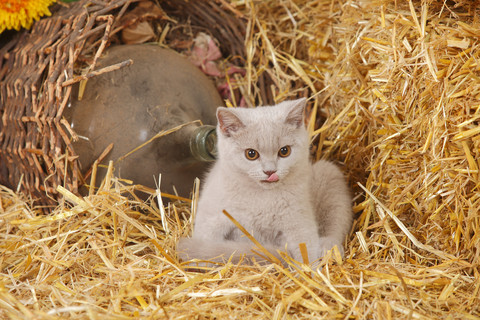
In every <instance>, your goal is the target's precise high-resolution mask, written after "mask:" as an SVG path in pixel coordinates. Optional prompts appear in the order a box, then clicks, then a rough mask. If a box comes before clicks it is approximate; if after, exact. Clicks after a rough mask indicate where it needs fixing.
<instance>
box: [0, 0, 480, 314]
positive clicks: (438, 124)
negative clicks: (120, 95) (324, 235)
mask: <svg viewBox="0 0 480 320" xmlns="http://www.w3.org/2000/svg"><path fill="white" fill-rule="evenodd" d="M220 3H222V5H224V6H231V7H232V10H234V11H235V12H238V14H239V15H242V16H243V17H245V18H246V19H247V28H246V31H247V32H246V40H245V44H246V60H245V65H246V75H245V77H244V78H241V79H239V80H243V81H239V82H237V84H238V86H239V89H240V90H241V91H242V92H245V93H248V96H249V97H251V100H250V103H253V102H254V100H255V99H259V97H261V93H260V90H258V89H256V88H257V86H256V85H255V84H257V83H259V82H261V80H260V79H259V75H262V74H268V77H269V78H270V79H272V81H273V83H274V88H273V89H274V90H273V92H274V95H273V96H274V99H275V100H281V99H284V98H286V97H289V96H295V95H301V94H303V95H309V96H313V97H314V99H312V100H313V101H312V102H311V107H312V110H311V111H312V112H311V119H312V121H311V123H312V126H311V128H310V130H311V133H312V137H316V140H315V141H316V146H317V147H316V149H315V150H314V152H315V154H316V156H317V157H322V158H329V159H337V160H338V161H340V162H342V163H343V164H344V169H345V171H346V172H347V173H348V174H349V176H350V180H351V184H352V187H353V188H355V190H356V195H357V197H356V205H355V211H356V212H357V219H356V223H355V225H354V228H353V230H352V234H351V236H350V237H349V239H348V241H347V246H346V248H347V250H346V258H345V260H344V261H340V260H339V259H336V258H335V255H330V256H327V257H325V259H324V260H323V261H322V266H323V268H322V269H319V270H311V269H310V268H309V267H308V266H300V267H293V266H292V268H293V269H294V270H292V269H287V268H284V267H283V266H281V265H270V266H267V267H261V266H243V265H238V266H237V265H232V264H229V263H227V264H224V265H218V266H217V267H212V268H208V269H207V270H206V272H204V273H195V272H191V271H187V270H186V269H185V266H184V264H182V263H181V262H179V261H178V260H177V259H176V257H175V251H174V250H175V243H176V240H177V239H178V238H179V237H180V236H184V235H186V234H188V233H189V231H190V228H191V224H190V223H189V220H190V217H191V213H192V210H194V207H195V206H194V204H195V200H193V201H192V202H189V201H183V202H176V203H172V204H170V205H169V206H168V207H166V208H164V207H162V206H161V204H160V205H159V204H157V203H156V202H155V201H150V202H142V201H139V200H136V199H135V198H128V197H126V196H124V195H122V193H123V194H132V196H133V190H132V189H133V187H132V186H128V185H127V186H126V185H122V183H121V182H119V181H118V180H117V179H115V178H111V177H110V176H108V175H107V181H106V182H105V183H104V187H103V188H102V189H100V190H98V191H97V192H96V193H94V194H92V195H91V196H89V197H86V198H80V197H78V196H75V195H74V194H72V193H70V192H69V191H68V190H66V189H62V188H60V189H58V191H59V194H61V195H62V197H63V198H64V199H65V200H62V201H60V203H59V205H58V207H57V208H56V209H55V210H53V211H52V212H51V214H50V215H48V216H44V215H42V214H41V213H40V212H39V211H38V210H37V209H35V208H33V207H32V205H31V203H30V202H29V201H28V200H26V199H25V198H24V197H22V196H21V195H19V194H17V193H14V192H12V191H10V190H8V189H6V188H2V190H1V206H0V219H1V220H0V236H1V237H2V240H1V244H2V246H1V249H2V255H1V258H0V261H1V262H0V263H1V268H0V270H1V271H0V272H1V273H0V276H1V280H0V306H1V308H0V316H2V317H7V316H8V317H10V318H12V319H23V318H25V317H29V318H37V319H51V318H79V317H82V318H100V317H102V316H103V317H109V318H127V317H134V318H152V317H153V318H175V319H177V318H179V319H181V318H192V317H195V316H196V317H198V318H227V317H229V318H230V317H234V318H241V317H245V318H249V319H265V318H269V319H283V318H285V319H286V318H302V319H310V318H319V317H324V318H337V317H342V318H350V317H352V318H380V319H391V318H395V319H397V318H407V317H408V318H415V319H429V318H442V319H443V318H455V319H460V318H462V319H463V318H467V319H479V318H480V299H479V293H480V272H479V262H480V250H479V248H480V244H479V241H480V240H479V239H480V236H479V232H480V226H479V223H480V216H479V214H478V207H479V196H478V195H479V193H478V191H477V185H478V166H479V165H480V163H478V159H479V154H478V152H479V145H478V143H479V138H478V136H479V135H478V134H479V130H478V119H479V111H478V110H479V108H478V107H479V98H480V96H479V89H480V83H479V82H478V81H477V77H478V71H479V67H478V64H477V60H478V52H480V51H478V50H477V49H478V46H479V43H480V39H479V37H480V25H479V21H478V18H477V17H478V14H477V13H476V12H477V11H478V8H477V7H476V4H475V2H465V1H463V2H462V1H453V2H444V1H440V2H433V1H429V2H428V1H404V2H400V1H381V2H377V1H372V2H367V1H348V2H345V3H337V2H332V1H330V0H320V1H306V0H304V1H295V2H294V1H282V2H280V3H279V2H278V1H274V0H267V1H262V2H258V3H257V2H256V3H252V2H248V3H247V4H245V5H244V4H243V2H242V3H237V2H231V3H227V2H226V1H221V2H220ZM235 4H237V7H233V6H234V5H235ZM258 87H261V86H258ZM320 123H323V126H322V127H319V124H320ZM313 124H315V125H313ZM357 182H358V185H357ZM196 195H197V194H196V193H195V195H194V196H196ZM133 197H134V196H133ZM194 199H195V197H194ZM159 206H160V207H159ZM192 208H193V209H192ZM140 212H147V213H148V214H147V215H145V214H141V213H140ZM162 214H163V215H162ZM162 217H163V218H162Z"/></svg>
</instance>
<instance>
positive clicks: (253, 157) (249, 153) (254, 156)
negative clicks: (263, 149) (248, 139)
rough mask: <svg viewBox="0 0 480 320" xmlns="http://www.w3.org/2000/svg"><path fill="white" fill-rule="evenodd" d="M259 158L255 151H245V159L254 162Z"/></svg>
mask: <svg viewBox="0 0 480 320" xmlns="http://www.w3.org/2000/svg"><path fill="white" fill-rule="evenodd" d="M259 156H260V155H259V154H258V152H257V150H254V149H247V150H245V157H246V158H247V159H248V160H256V159H258V157H259Z"/></svg>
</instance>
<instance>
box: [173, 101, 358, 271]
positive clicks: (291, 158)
mask: <svg viewBox="0 0 480 320" xmlns="http://www.w3.org/2000/svg"><path fill="white" fill-rule="evenodd" d="M305 104H306V100H305V99H299V100H294V101H285V102H282V103H280V104H278V105H276V106H266V107H258V108H254V109H247V108H235V109H234V108H230V109H227V108H223V107H220V108H218V110H217V119H218V125H217V135H218V154H219V155H218V160H217V161H216V163H215V164H214V166H213V168H212V169H211V171H210V172H209V174H208V175H207V177H206V180H205V184H204V187H203V189H202V191H201V194H200V199H199V202H198V207H197V215H196V220H195V224H194V232H193V236H192V238H184V239H181V240H180V242H179V244H178V251H179V256H180V258H182V260H188V259H192V258H197V259H202V260H209V261H222V259H229V258H230V257H231V256H232V257H233V259H232V261H233V262H238V261H239V260H240V259H241V257H242V256H244V257H246V258H247V259H249V258H252V257H254V256H255V259H257V261H258V260H262V259H261V258H260V257H259V256H258V255H255V254H254V253H253V252H252V249H255V245H254V244H253V243H252V242H251V241H250V240H249V239H248V238H247V237H246V236H245V235H244V234H243V233H242V232H241V231H240V230H239V229H238V228H237V227H236V226H235V225H234V224H233V223H232V222H231V221H230V220H229V219H228V218H227V217H226V216H225V215H224V214H223V213H222V211H223V210H226V211H227V212H228V213H229V214H230V215H232V216H233V217H234V218H235V219H236V220H237V221H238V222H239V223H240V224H241V225H242V226H243V227H244V228H245V229H246V230H247V231H249V232H250V233H251V234H252V235H253V236H254V237H255V238H256V239H257V240H258V241H259V242H260V243H261V244H262V245H263V246H264V247H265V248H267V249H268V250H269V251H270V252H271V253H272V254H275V255H276V256H277V257H279V255H278V253H277V250H280V251H285V249H287V250H288V253H289V254H290V255H291V256H292V257H293V258H294V259H295V260H297V261H302V256H301V252H300V249H299V243H302V242H304V243H306V245H307V250H308V255H309V260H310V261H314V260H317V259H319V258H321V257H322V256H324V255H325V253H326V252H327V251H328V250H330V249H332V248H333V247H334V246H335V245H336V246H337V247H338V248H339V250H340V252H341V253H342V255H343V246H342V242H343V240H344V239H345V236H346V235H347V233H348V232H349V230H350V227H351V223H352V209H351V198H350V194H349V190H348V187H347V185H346V183H345V180H344V177H343V174H342V172H341V171H340V170H339V169H338V168H337V167H336V166H335V165H333V164H332V163H330V162H327V161H318V162H317V163H315V164H313V165H312V164H311V162H310V160H309V136H308V133H307V130H306V128H305V125H304V119H303V113H304V108H305ZM256 250H257V251H258V249H256ZM222 256H223V257H222Z"/></svg>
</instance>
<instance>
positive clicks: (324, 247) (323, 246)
mask: <svg viewBox="0 0 480 320" xmlns="http://www.w3.org/2000/svg"><path fill="white" fill-rule="evenodd" d="M319 240H320V242H319V246H318V250H317V254H318V259H319V258H322V257H323V256H325V255H326V254H327V252H328V251H329V250H332V249H333V247H335V246H337V248H338V251H339V252H340V254H341V255H342V258H343V257H344V256H345V251H344V249H343V245H342V243H341V242H340V241H338V240H337V239H334V238H329V237H321V238H320V239H319Z"/></svg>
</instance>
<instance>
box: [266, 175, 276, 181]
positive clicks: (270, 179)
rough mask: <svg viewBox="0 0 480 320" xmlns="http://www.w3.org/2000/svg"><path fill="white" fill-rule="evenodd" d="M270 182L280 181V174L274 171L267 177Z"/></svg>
mask: <svg viewBox="0 0 480 320" xmlns="http://www.w3.org/2000/svg"><path fill="white" fill-rule="evenodd" d="M267 181H268V182H275V181H278V175H277V174H276V173H272V174H271V175H270V177H268V179H267Z"/></svg>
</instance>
